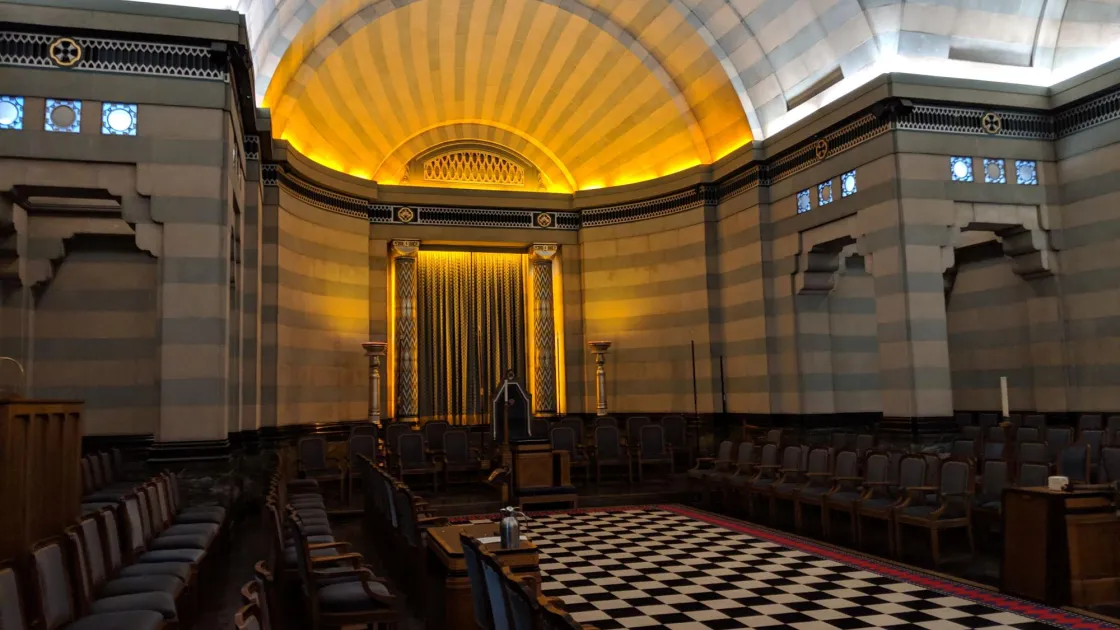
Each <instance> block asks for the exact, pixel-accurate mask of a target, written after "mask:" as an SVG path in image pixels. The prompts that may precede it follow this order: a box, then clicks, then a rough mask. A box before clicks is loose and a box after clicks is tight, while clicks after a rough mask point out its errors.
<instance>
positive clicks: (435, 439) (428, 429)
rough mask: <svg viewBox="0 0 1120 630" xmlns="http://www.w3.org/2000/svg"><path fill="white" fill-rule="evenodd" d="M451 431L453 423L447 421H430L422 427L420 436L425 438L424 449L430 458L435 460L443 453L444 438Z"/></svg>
mask: <svg viewBox="0 0 1120 630" xmlns="http://www.w3.org/2000/svg"><path fill="white" fill-rule="evenodd" d="M450 429H451V423H449V422H447V421H446V420H429V421H427V422H425V423H424V425H423V426H421V427H420V435H422V436H423V437H424V448H425V450H426V451H427V453H428V456H429V457H433V458H434V457H435V456H437V455H439V454H440V453H442V452H443V436H445V435H447V432H448V431H449V430H450ZM398 441H399V440H398Z"/></svg>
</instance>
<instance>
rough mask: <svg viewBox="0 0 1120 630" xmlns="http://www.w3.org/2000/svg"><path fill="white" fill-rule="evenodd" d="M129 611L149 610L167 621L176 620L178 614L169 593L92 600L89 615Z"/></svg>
mask: <svg viewBox="0 0 1120 630" xmlns="http://www.w3.org/2000/svg"><path fill="white" fill-rule="evenodd" d="M130 610H151V611H155V612H158V613H159V614H161V615H163V618H164V619H166V620H168V621H174V620H177V619H178V613H177V612H176V610H175V598H174V597H172V596H171V594H170V593H151V592H149V593H133V594H130V595H118V596H116V597H106V598H104V599H98V600H94V601H93V603H91V604H90V607H89V611H90V613H92V614H94V615H97V614H101V613H113V612H128V611H130Z"/></svg>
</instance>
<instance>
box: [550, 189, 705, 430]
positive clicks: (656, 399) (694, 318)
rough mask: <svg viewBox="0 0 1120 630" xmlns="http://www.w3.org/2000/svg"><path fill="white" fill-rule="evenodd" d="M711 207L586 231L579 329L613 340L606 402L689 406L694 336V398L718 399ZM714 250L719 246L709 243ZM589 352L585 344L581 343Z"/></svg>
mask: <svg viewBox="0 0 1120 630" xmlns="http://www.w3.org/2000/svg"><path fill="white" fill-rule="evenodd" d="M706 217H707V209H704V208H701V209H696V210H690V211H686V212H681V213H678V214H674V215H671V216H668V217H664V218H657V219H650V220H647V221H641V222H635V223H626V224H621V225H614V226H608V227H602V228H586V229H584V230H582V231H581V233H580V236H581V243H580V267H581V269H580V272H581V274H582V283H583V332H584V337H585V338H586V340H588V341H592V340H609V341H612V342H613V343H614V345H613V346H612V348H611V350H610V353H609V354H608V357H607V367H606V369H607V404H608V408H609V409H616V410H620V411H627V412H637V411H650V412H664V411H676V412H691V411H692V409H693V396H692V391H693V389H692V354H691V345H690V342H695V345H696V378H697V392H698V398H699V402H698V408H699V411H700V412H701V413H704V412H712V411H713V410H717V409H718V406H717V405H718V403H717V401H716V398H717V397H718V374H716V373H715V372H714V370H713V365H714V364H715V361H718V359H716V357H717V356H718V354H719V352H720V349H719V332H718V330H717V328H716V327H713V326H712V322H711V308H712V304H713V300H715V299H718V297H717V296H714V294H715V293H716V287H715V285H714V280H715V278H714V277H713V278H712V281H713V284H711V285H709V273H710V271H711V270H710V266H709V261H708V256H707V254H706V252H708V251H710V250H709V249H708V248H709V246H710V245H711V244H712V243H711V240H712V237H711V236H710V235H709V233H708V231H709V226H708V225H707V224H706V220H705V219H706ZM713 253H714V252H713ZM584 352H586V350H584ZM584 366H585V367H584V370H583V373H582V375H579V376H577V375H576V374H571V373H569V374H568V380H569V381H572V380H577V379H578V380H582V381H583V383H584V387H585V388H586V394H585V398H584V404H583V408H584V409H588V410H590V409H594V407H595V399H594V397H595V381H594V374H595V372H594V369H595V368H594V362H593V361H590V360H589V361H586V362H585V363H584Z"/></svg>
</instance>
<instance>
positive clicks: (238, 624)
mask: <svg viewBox="0 0 1120 630" xmlns="http://www.w3.org/2000/svg"><path fill="white" fill-rule="evenodd" d="M233 627H234V628H235V629H236V630H272V628H271V626H269V625H268V624H266V623H265V622H264V621H263V619H262V616H261V612H260V608H259V607H258V606H257V605H256V604H246V605H245V606H242V607H241V609H240V610H238V611H237V612H236V613H234V615H233Z"/></svg>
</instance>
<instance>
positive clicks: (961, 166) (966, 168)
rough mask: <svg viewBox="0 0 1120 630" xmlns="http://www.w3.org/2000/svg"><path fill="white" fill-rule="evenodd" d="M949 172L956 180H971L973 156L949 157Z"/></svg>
mask: <svg viewBox="0 0 1120 630" xmlns="http://www.w3.org/2000/svg"><path fill="white" fill-rule="evenodd" d="M949 174H950V175H952V177H953V181H955V182H971V181H972V158H970V157H957V156H953V157H951V158H949Z"/></svg>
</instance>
